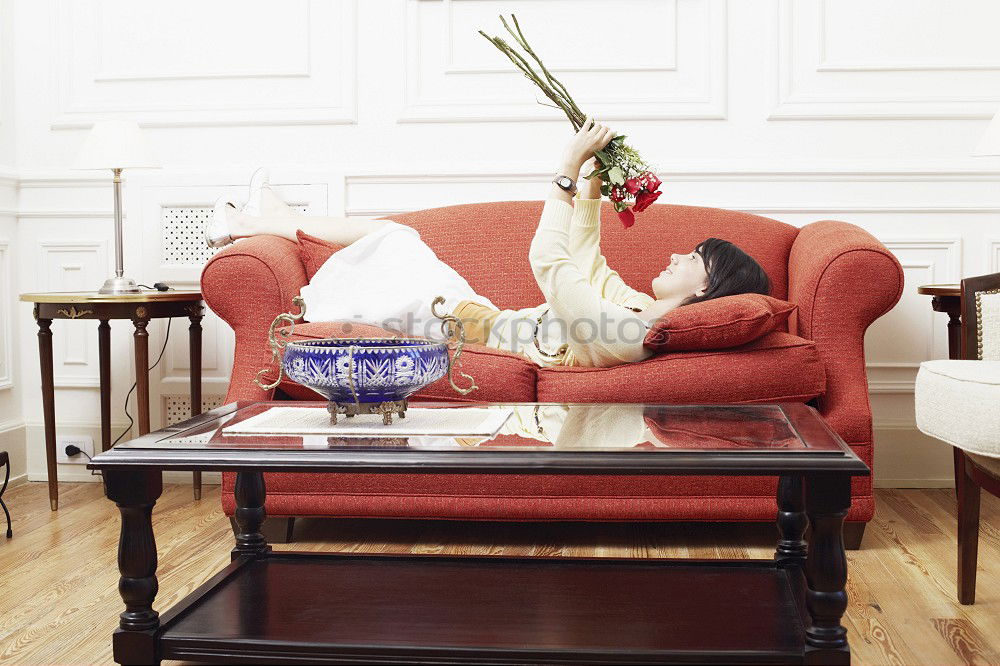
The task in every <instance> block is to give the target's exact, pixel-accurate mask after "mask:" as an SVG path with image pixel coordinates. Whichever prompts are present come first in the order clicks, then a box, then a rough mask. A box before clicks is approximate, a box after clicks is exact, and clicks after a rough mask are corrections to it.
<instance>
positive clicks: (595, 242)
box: [569, 161, 649, 308]
mask: <svg viewBox="0 0 1000 666" xmlns="http://www.w3.org/2000/svg"><path fill="white" fill-rule="evenodd" d="M595 168H596V163H595V162H594V161H591V162H588V163H587V164H586V165H585V166H584V167H583V172H584V173H589V172H591V171H593V170H594V169H595ZM581 182H582V183H584V184H583V185H581V186H580V189H579V191H578V193H577V195H576V197H575V200H574V202H573V203H574V206H575V208H574V210H573V222H572V224H571V225H570V232H569V251H570V254H571V255H572V257H573V260H574V261H575V262H576V264H577V266H579V267H580V271H581V272H582V273H583V274H584V275H587V276H588V277H589V279H590V284H591V285H593V286H594V288H595V289H596V290H597V292H598V293H599V294H600V295H601V297H602V298H606V299H608V300H609V301H611V302H613V303H617V304H619V305H623V306H625V307H627V308H644V307H646V306H647V305H648V300H649V296H647V295H646V294H643V293H641V292H638V291H636V290H635V289H633V288H632V287H630V286H628V285H627V284H625V281H624V280H622V279H621V276H619V275H618V272H617V271H615V270H612V269H611V268H609V267H608V262H607V260H606V259H605V258H604V255H603V254H602V253H601V177H600V176H594V177H593V178H591V179H590V180H589V181H588V180H583V181H581Z"/></svg>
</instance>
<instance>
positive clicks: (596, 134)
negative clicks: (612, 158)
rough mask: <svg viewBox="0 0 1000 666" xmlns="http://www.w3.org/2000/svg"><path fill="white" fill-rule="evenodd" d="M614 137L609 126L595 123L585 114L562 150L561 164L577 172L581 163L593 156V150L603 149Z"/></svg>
mask: <svg viewBox="0 0 1000 666" xmlns="http://www.w3.org/2000/svg"><path fill="white" fill-rule="evenodd" d="M614 137H615V133H614V132H613V131H612V130H611V128H610V127H607V126H605V125H600V124H597V123H595V122H594V120H593V118H591V117H590V116H587V120H585V121H584V123H583V125H581V126H580V129H579V131H578V132H577V133H576V135H575V136H574V137H573V139H572V140H571V141H570V142H569V145H567V146H566V150H565V151H564V152H563V166H564V167H565V168H568V169H572V170H575V171H576V172H577V173H579V171H580V168H581V167H582V166H583V164H584V163H585V162H586V161H587V160H588V159H590V158H592V157H593V156H594V151H595V150H601V149H603V148H604V147H605V146H607V145H608V143H610V142H611V139H613V138H614ZM571 175H572V174H571Z"/></svg>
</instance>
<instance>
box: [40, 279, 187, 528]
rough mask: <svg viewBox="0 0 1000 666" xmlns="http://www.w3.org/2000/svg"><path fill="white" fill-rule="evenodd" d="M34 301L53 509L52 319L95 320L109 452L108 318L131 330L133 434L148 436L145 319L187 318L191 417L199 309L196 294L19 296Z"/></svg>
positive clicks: (103, 445)
mask: <svg viewBox="0 0 1000 666" xmlns="http://www.w3.org/2000/svg"><path fill="white" fill-rule="evenodd" d="M21 300H22V301H25V302H28V303H34V304H35V309H34V316H35V321H36V322H38V355H39V360H40V362H41V371H42V412H43V416H44V420H45V459H46V463H47V466H48V477H49V502H50V506H51V508H52V510H53V511H56V510H57V509H58V508H59V481H58V477H57V472H56V412H55V385H54V380H53V375H52V328H51V327H52V320H53V319H96V320H98V321H99V322H100V323H99V324H98V325H97V340H98V343H97V346H98V353H99V357H100V358H99V361H100V377H101V450H102V451H107V450H108V449H109V448H111V326H110V324H109V323H108V321H109V320H111V319H131V320H132V323H133V325H134V326H135V332H134V333H133V336H134V340H135V372H136V378H135V383H136V403H137V405H138V418H137V423H138V427H139V435H140V436H141V435H145V434H146V433H148V432H149V333H148V332H147V330H146V327H147V326H148V324H149V321H150V320H151V319H160V318H165V317H187V318H188V319H190V320H191V325H190V327H189V328H188V331H189V345H190V354H191V370H190V375H191V415H192V416H197V415H198V414H200V413H201V320H202V317H203V316H204V311H205V308H204V305H203V304H202V302H201V292H200V291H150V292H142V293H139V294H119V295H111V294H99V293H97V292H92V291H90V292H87V291H68V292H39V293H28V294H21ZM194 496H195V499H199V498H200V497H201V473H200V472H195V473H194Z"/></svg>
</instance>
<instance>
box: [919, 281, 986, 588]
mask: <svg viewBox="0 0 1000 666" xmlns="http://www.w3.org/2000/svg"><path fill="white" fill-rule="evenodd" d="M961 308H962V357H963V358H962V360H935V361H926V362H924V363H921V364H920V371H919V372H918V373H917V384H916V391H915V393H916V396H915V398H916V414H917V426H918V427H919V428H920V430H921V431H922V432H924V433H926V434H928V435H930V436H932V437H935V438H937V439H940V440H941V441H943V442H947V443H948V444H951V445H952V447H953V452H954V465H955V494H956V499H957V502H958V579H957V587H958V600H959V601H960V602H961V603H963V604H972V603H975V601H976V562H977V560H978V553H979V503H980V488H983V489H985V490H987V491H988V492H990V493H992V494H993V495H996V496H998V497H1000V411H998V410H997V406H998V405H1000V273H994V274H992V275H983V276H980V277H973V278H966V279H965V280H962V305H961Z"/></svg>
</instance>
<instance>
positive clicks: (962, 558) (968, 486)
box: [954, 447, 979, 604]
mask: <svg viewBox="0 0 1000 666" xmlns="http://www.w3.org/2000/svg"><path fill="white" fill-rule="evenodd" d="M954 451H955V496H956V499H957V500H958V601H959V603H962V604H974V603H976V564H977V560H978V559H979V484H977V483H976V482H975V481H974V480H973V479H972V477H970V476H969V473H968V471H967V470H966V458H965V453H963V452H962V449H959V448H957V447H956V448H955V449H954Z"/></svg>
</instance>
